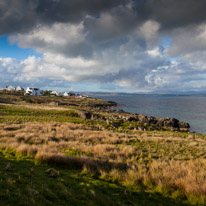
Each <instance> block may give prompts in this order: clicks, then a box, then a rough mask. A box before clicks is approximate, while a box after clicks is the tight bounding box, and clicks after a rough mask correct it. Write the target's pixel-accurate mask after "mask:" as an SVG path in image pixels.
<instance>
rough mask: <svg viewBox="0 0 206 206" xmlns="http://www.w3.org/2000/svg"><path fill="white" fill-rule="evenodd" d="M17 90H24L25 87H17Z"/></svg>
mask: <svg viewBox="0 0 206 206" xmlns="http://www.w3.org/2000/svg"><path fill="white" fill-rule="evenodd" d="M16 91H24V88H23V87H21V86H18V87H16Z"/></svg>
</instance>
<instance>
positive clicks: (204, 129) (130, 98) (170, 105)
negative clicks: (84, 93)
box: [90, 93, 206, 134]
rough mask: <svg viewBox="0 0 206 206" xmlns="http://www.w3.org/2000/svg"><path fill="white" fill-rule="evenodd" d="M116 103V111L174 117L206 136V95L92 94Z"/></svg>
mask: <svg viewBox="0 0 206 206" xmlns="http://www.w3.org/2000/svg"><path fill="white" fill-rule="evenodd" d="M90 96H92V97H96V98H100V99H103V100H109V101H115V102H117V103H118V104H119V106H118V107H116V108H115V109H123V110H124V111H125V112H130V113H138V114H145V115H147V116H154V117H172V118H176V119H178V120H179V121H184V122H188V123H189V124H190V127H191V129H190V131H191V132H195V133H200V134H206V95H153V94H116V93H112V94H105V93H103V94H92V95H91V94H90Z"/></svg>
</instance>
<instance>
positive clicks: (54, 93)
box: [50, 91, 62, 97]
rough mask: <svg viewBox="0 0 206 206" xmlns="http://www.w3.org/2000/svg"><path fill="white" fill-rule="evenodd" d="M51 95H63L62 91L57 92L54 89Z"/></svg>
mask: <svg viewBox="0 0 206 206" xmlns="http://www.w3.org/2000/svg"><path fill="white" fill-rule="evenodd" d="M50 95H51V96H54V97H61V96H62V93H61V92H57V91H52V92H51V93H50Z"/></svg>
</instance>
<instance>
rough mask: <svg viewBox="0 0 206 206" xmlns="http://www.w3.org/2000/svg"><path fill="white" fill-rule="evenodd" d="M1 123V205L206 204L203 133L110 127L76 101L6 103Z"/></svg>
mask: <svg viewBox="0 0 206 206" xmlns="http://www.w3.org/2000/svg"><path fill="white" fill-rule="evenodd" d="M0 122H1V123H0V205H28V204H29V205H205V204H206V184H205V182H206V176H205V174H206V137H205V136H204V135H198V134H190V133H180V132H169V131H139V130H130V131H128V130H124V129H116V128H115V129H114V128H108V129H107V126H106V125H104V124H102V123H101V121H97V120H85V119H82V118H81V115H80V113H79V112H78V111H77V108H74V107H73V108H72V107H71V108H69V107H65V108H63V109H62V108H60V107H58V106H57V107H54V106H53V107H52V106H51V107H50V106H48V105H47V106H45V105H38V108H37V107H35V105H34V104H30V105H28V104H26V103H22V104H20V102H18V104H6V103H1V105H0ZM17 200H18V201H17Z"/></svg>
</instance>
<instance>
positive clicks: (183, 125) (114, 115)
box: [80, 101, 190, 132]
mask: <svg viewBox="0 0 206 206" xmlns="http://www.w3.org/2000/svg"><path fill="white" fill-rule="evenodd" d="M87 106H88V107H90V108H91V111H88V110H87V111H85V112H82V111H81V112H80V116H81V117H82V118H84V119H87V120H88V119H91V120H102V121H106V123H107V124H108V125H111V126H112V127H114V128H119V127H121V126H122V125H123V124H124V123H125V122H129V123H132V122H133V123H134V122H135V123H137V126H132V125H131V127H130V129H132V130H141V131H146V130H161V129H163V130H170V131H179V132H189V131H190V125H189V123H187V122H181V121H179V120H178V119H175V118H169V117H152V116H150V117H148V116H146V115H144V114H132V113H128V112H125V111H123V110H116V109H114V108H115V107H117V106H118V103H116V102H113V101H104V103H101V104H93V105H87Z"/></svg>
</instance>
